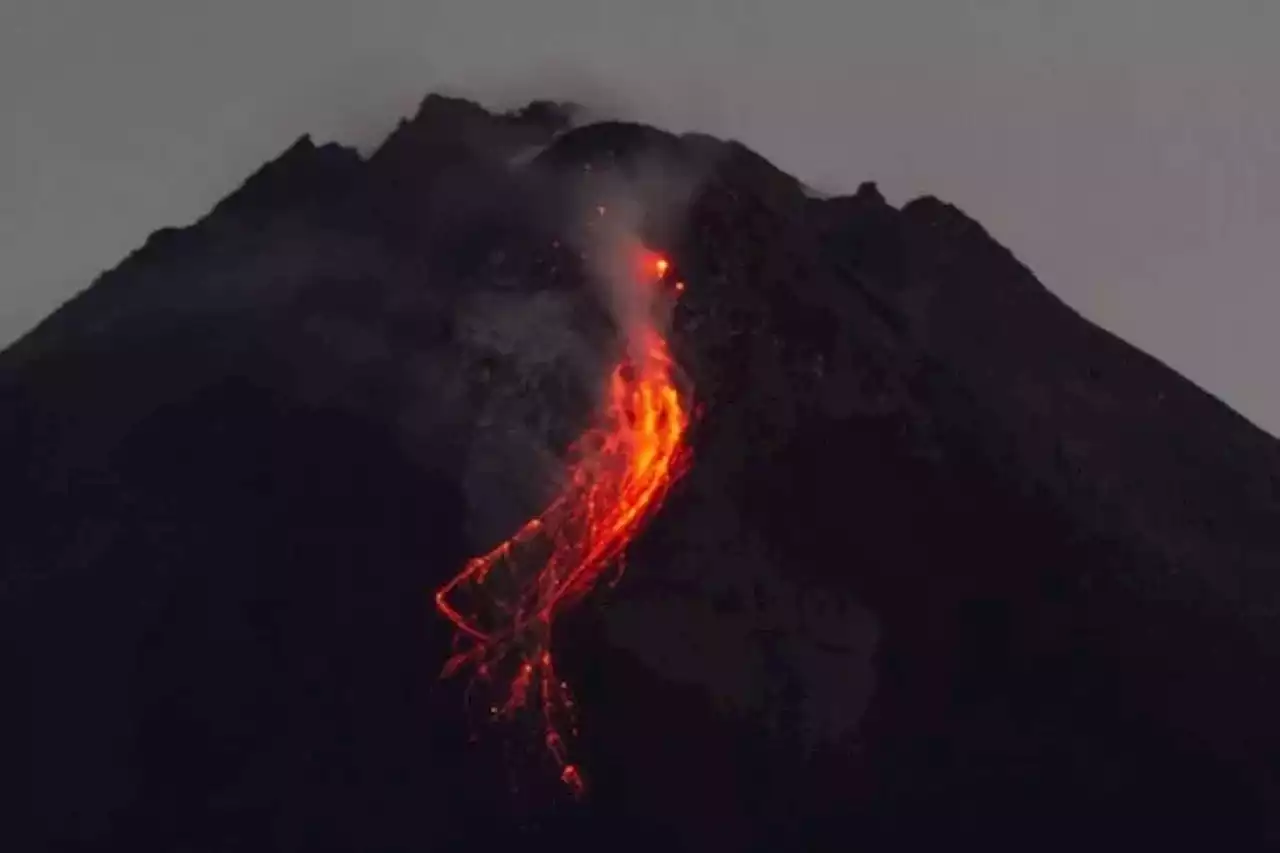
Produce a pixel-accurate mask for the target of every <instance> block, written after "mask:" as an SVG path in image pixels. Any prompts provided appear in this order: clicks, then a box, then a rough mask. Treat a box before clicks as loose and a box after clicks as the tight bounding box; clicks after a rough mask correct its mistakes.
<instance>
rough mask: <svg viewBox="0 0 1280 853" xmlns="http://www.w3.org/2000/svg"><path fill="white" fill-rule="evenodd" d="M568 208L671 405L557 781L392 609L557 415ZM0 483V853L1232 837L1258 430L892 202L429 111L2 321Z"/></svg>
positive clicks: (587, 618) (1215, 841)
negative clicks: (661, 265)
mask: <svg viewBox="0 0 1280 853" xmlns="http://www.w3.org/2000/svg"><path fill="white" fill-rule="evenodd" d="M596 195H598V196H599V198H601V199H604V198H606V197H608V198H609V199H610V200H611V203H612V200H613V199H615V198H622V199H623V200H624V201H626V202H627V203H628V204H629V205H634V208H635V210H636V211H638V219H637V227H638V228H639V231H640V233H641V235H642V236H643V238H644V239H645V240H646V242H648V243H649V244H650V245H654V246H660V247H661V248H662V249H663V250H664V251H665V252H666V253H667V254H668V256H669V257H670V259H671V261H672V264H673V266H674V268H675V269H676V270H678V272H679V274H680V276H681V277H682V278H683V279H684V280H685V281H687V282H688V288H687V291H686V292H685V294H684V295H683V297H682V299H681V301H680V303H679V305H678V307H677V308H676V310H675V314H674V316H673V319H672V324H673V325H672V329H673V331H672V345H673V348H674V350H675V352H676V355H677V357H678V359H679V361H680V363H681V364H682V366H683V367H684V369H685V370H686V371H687V373H688V374H689V376H690V378H691V379H692V382H693V384H694V387H695V388H696V397H697V400H698V402H699V404H700V405H701V407H702V415H701V417H700V419H699V420H698V421H697V423H696V425H695V427H694V430H693V433H692V436H691V442H692V447H693V453H694V465H693V468H692V470H691V472H690V473H689V474H688V476H687V477H686V478H685V479H684V480H683V481H681V482H680V483H679V484H678V486H677V487H676V489H675V490H674V491H673V492H672V494H671V495H670V497H669V499H668V500H667V502H666V504H665V506H664V507H663V508H662V510H661V512H660V513H659V514H658V515H657V517H656V518H655V519H654V520H653V522H652V523H651V524H650V525H649V527H648V528H647V529H646V530H645V532H644V534H643V535H642V537H641V538H640V539H639V541H637V543H636V544H635V547H634V548H633V549H632V551H631V555H630V559H629V561H628V569H627V574H625V575H624V577H623V580H622V582H621V583H620V584H619V585H618V586H617V587H616V588H615V589H613V590H611V591H609V592H608V593H607V594H601V595H598V596H595V597H593V598H592V599H591V600H590V601H589V603H588V605H587V606H585V607H583V608H580V609H579V610H577V611H575V612H574V613H573V615H572V616H570V617H568V619H567V620H566V621H565V622H563V623H562V624H561V626H560V628H559V632H558V634H557V636H556V648H557V651H558V654H559V655H560V657H561V659H562V669H563V671H564V673H565V674H566V676H567V677H568V679H569V680H570V681H571V682H572V683H573V684H574V686H575V689H576V692H577V695H578V699H579V704H580V709H581V727H582V731H581V736H580V739H579V741H578V744H577V747H578V749H579V751H580V755H581V757H582V760H583V763H584V765H585V768H586V770H587V772H588V774H589V775H590V777H591V782H592V788H591V794H590V796H589V797H588V799H587V800H586V801H585V802H583V803H581V804H577V805H573V804H568V803H566V802H563V801H562V800H561V799H560V794H559V791H558V790H556V789H555V788H554V786H553V785H551V784H548V785H547V786H546V787H547V790H542V789H541V786H540V783H539V779H540V778H541V777H540V775H539V773H538V767H537V762H536V757H528V758H525V757H522V754H521V750H522V749H523V748H524V747H523V746H522V745H523V744H524V740H525V739H524V738H523V735H522V733H521V732H519V731H518V730H517V731H505V730H502V729H496V728H495V729H485V730H481V731H478V732H476V734H478V735H479V738H478V739H475V740H473V739H472V738H471V737H470V735H471V734H472V732H473V726H472V723H471V722H470V721H469V718H468V717H467V715H466V712H465V710H464V703H463V688H464V685H463V684H462V683H456V682H453V681H443V682H442V681H440V680H438V678H437V675H438V672H439V668H440V666H441V664H442V663H443V660H444V657H445V655H446V653H447V650H448V644H449V636H450V634H449V630H448V629H449V626H448V625H447V624H446V623H445V622H444V621H443V620H442V619H440V618H439V617H438V616H437V614H436V613H435V612H434V610H433V608H432V602H431V592H432V591H433V590H434V589H435V588H436V587H437V586H438V585H439V584H441V583H442V582H444V581H445V580H446V579H447V578H448V577H450V576H451V575H452V574H453V573H454V572H455V571H456V570H457V569H458V568H459V566H460V565H461V564H462V562H463V561H464V560H465V559H466V558H467V557H468V556H469V555H471V554H473V553H476V552H477V551H479V550H480V549H482V548H484V547H485V546H487V545H489V544H491V543H492V541H493V540H494V538H495V537H498V536H501V535H505V532H506V531H508V530H510V529H511V528H512V527H513V526H514V524H516V523H518V522H519V521H520V520H522V519H523V518H524V517H525V516H527V515H529V514H530V513H531V512H533V511H536V510H537V509H538V507H539V506H540V501H541V500H542V499H543V498H544V497H545V489H546V484H547V482H548V479H547V477H548V471H549V470H550V466H553V465H554V459H555V457H556V454H557V453H558V452H560V451H561V450H562V449H563V448H564V447H565V445H566V444H567V443H568V441H569V440H570V439H571V438H572V436H573V435H574V434H575V432H576V430H577V429H579V428H580V426H581V424H582V422H583V419H584V417H585V416H586V413H587V411H588V409H589V407H590V405H591V392H592V384H591V383H592V382H593V381H595V379H596V378H598V375H597V374H598V371H597V370H596V367H598V366H599V365H600V364H601V363H602V362H601V358H602V357H603V355H604V354H605V353H606V352H607V348H608V347H609V345H610V341H611V340H612V339H613V338H612V334H613V332H612V328H611V323H612V320H611V319H610V315H609V313H608V311H607V310H606V306H603V305H602V303H601V300H600V298H599V297H598V295H597V292H596V291H595V290H594V289H593V288H592V287H591V286H589V284H588V283H587V280H588V276H587V271H586V270H585V269H584V268H583V264H582V261H581V258H580V256H579V254H578V252H577V250H576V249H575V248H574V242H573V238H572V236H571V235H572V233H573V232H575V230H577V229H578V223H579V222H580V221H581V220H582V218H583V217H584V216H588V215H590V212H589V209H590V208H591V207H593V206H594V205H595V203H596ZM0 472H3V476H2V477H0V496H3V506H4V508H5V512H6V522H7V524H6V526H5V533H4V535H3V537H0V678H2V679H3V680H2V682H0V683H3V685H4V696H5V701H4V702H3V703H0V773H2V774H3V775H4V776H5V777H7V781H8V782H10V783H11V784H9V785H7V786H6V787H5V790H7V791H9V795H8V797H7V800H6V806H5V808H4V815H3V820H0V833H2V834H3V835H4V836H5V838H4V841H5V843H4V845H3V847H4V849H6V850H13V851H18V850H130V851H146V850H172V851H233V850H236V851H238V850H335V851H337V850H344V851H345V850H351V851H410V850H427V849H459V850H464V849H465V850H474V849H490V848H491V847H494V846H497V845H498V844H503V843H512V842H517V843H523V842H527V843H530V844H548V845H550V844H557V845H560V846H559V849H564V850H571V849H586V848H587V847H588V846H591V847H592V848H594V849H628V850H629V849H636V850H651V849H680V850H684V849H696V848H701V849H725V850H791V849H796V850H803V849H823V850H825V849H832V850H835V849H840V850H845V849H848V850H909V849H910V850H914V849H926V847H925V845H936V844H939V843H948V844H957V843H958V844H964V843H968V842H975V843H981V844H982V845H984V847H983V849H1010V850H1027V849H1064V850H1078V849H1081V847H1082V846H1084V845H1090V846H1095V847H1107V848H1110V847H1113V846H1114V847H1119V846H1120V845H1121V844H1128V845H1135V846H1139V847H1141V848H1143V849H1148V848H1149V849H1160V848H1161V845H1169V844H1173V843H1176V844H1178V845H1179V846H1180V847H1184V848H1187V849H1207V848H1208V847H1209V846H1210V845H1213V846H1214V847H1215V848H1216V849H1231V850H1242V849H1254V848H1263V847H1266V846H1268V845H1273V846H1274V845H1278V844H1280V818H1278V817H1277V815H1280V725H1277V722H1276V721H1277V720H1280V692H1278V691H1277V672H1278V670H1277V662H1278V661H1280V573H1278V572H1280V443H1277V441H1276V440H1275V439H1273V438H1271V437H1270V436H1268V435H1266V434H1264V433H1262V432H1261V431H1260V430H1258V429H1256V428H1254V427H1253V426H1252V425H1251V424H1249V423H1248V422H1247V421H1245V420H1244V419H1243V418H1242V417H1240V416H1238V415H1237V414H1235V413H1234V412H1233V411H1231V410H1230V409H1229V408H1228V407H1226V406H1225V405H1223V404H1222V403H1221V402H1219V401H1218V400H1216V399H1215V398H1213V397H1212V396H1210V395H1209V394H1206V393H1205V392H1203V391H1201V390H1200V389H1198V388H1196V387H1195V386H1193V385H1192V384H1191V383H1190V382H1188V381H1186V380H1185V379H1183V378H1182V377H1180V376H1178V375H1177V374H1176V373H1174V372H1173V371H1172V370H1170V369H1168V368H1167V367H1165V366H1164V365H1162V364H1160V363H1159V362H1157V361H1156V360H1154V359H1152V358H1151V357H1149V356H1147V355H1145V354H1143V353H1141V352H1139V351H1138V350H1136V349H1134V348H1133V347H1130V346H1129V345H1127V344H1125V343H1124V342H1123V341H1121V340H1119V339H1117V338H1115V337H1114V336H1112V335H1110V334H1108V333H1107V332H1105V331H1103V330H1101V329H1099V328H1098V327H1096V326H1094V325H1092V324H1090V323H1089V322H1087V321H1086V320H1084V319H1083V318H1081V317H1080V316H1079V315H1077V314H1076V313H1075V312H1074V311H1072V310H1071V309H1070V308H1068V307H1067V306H1065V305H1064V304H1062V303H1061V302H1060V301H1059V300H1058V299H1056V298H1055V297H1054V296H1053V295H1051V294H1050V293H1049V292H1048V291H1047V290H1045V289H1044V287H1042V286H1041V285H1040V284H1039V283H1038V282H1037V281H1036V279H1035V277H1034V276H1033V274H1032V273H1031V272H1029V271H1028V270H1027V269H1026V268H1025V267H1024V266H1023V265H1022V264H1021V263H1019V262H1018V260H1017V259H1016V258H1015V257H1014V256H1013V255H1012V254H1010V253H1009V252H1008V251H1007V250H1006V249H1005V248H1003V247H1002V246H1000V245H999V244H998V243H997V242H996V241H995V240H993V239H992V238H991V237H990V236H989V235H988V234H987V233H986V232H985V231H984V230H983V229H982V227H981V226H980V225H978V224H977V223H975V222H974V221H972V220H971V219H969V218H968V217H966V216H965V215H964V214H963V213H962V212H961V211H959V210H957V209H956V208H955V207H953V206H951V205H948V204H946V203H944V202H942V201H939V200H937V199H934V198H921V199H917V200H915V201H912V202H911V203H909V204H907V205H905V206H904V207H902V208H901V209H897V208H894V207H892V206H890V205H889V204H888V203H886V201H885V200H884V198H883V197H881V195H880V194H879V193H878V192H877V190H876V188H875V186H874V185H872V184H864V185H863V186H862V187H861V188H860V189H859V190H858V192H857V193H856V194H854V195H852V196H847V197H838V198H816V197H814V195H813V194H812V193H807V192H806V191H805V190H804V189H803V187H802V186H801V185H800V184H798V183H797V182H796V181H795V180H793V179H792V178H790V177H789V176H787V175H785V174H783V173H782V172H780V171H779V170H777V169H776V168H774V167H773V166H771V165H770V164H769V163H768V162H766V161H765V160H763V159H762V158H760V157H759V156H757V155H755V154H754V153H752V152H751V151H749V150H748V149H746V148H744V147H743V146H741V145H738V144H736V143H732V142H723V141H719V140H716V139H712V138H710V137H704V136H699V135H685V136H675V135H672V134H668V133H664V132H661V131H658V130H655V129H652V128H648V127H643V126H639V125H633V124H626V123H618V122H597V123H584V120H583V118H582V117H581V115H580V114H579V113H576V112H575V111H574V110H573V109H570V108H568V107H564V106H562V105H557V104H550V103H541V104H534V105H531V106H530V107H529V108H527V109H526V110H523V111H521V112H519V113H515V114H509V115H495V114H491V113H489V112H487V111H485V110H484V109H482V108H480V107H478V106H476V105H474V104H471V103H468V102H465V101H460V100H454V99H449V98H443V97H438V96H432V97H429V98H427V99H426V100H425V101H424V102H423V104H422V107H421V109H420V111H419V112H418V114H417V115H416V116H415V117H414V118H413V119H412V120H411V121H407V122H403V123H402V124H401V125H400V127H399V128H398V129H397V130H396V131H395V132H394V133H393V134H392V135H391V137H390V138H389V139H388V140H387V141H386V143H385V144H384V145H383V146H382V148H381V149H380V150H378V151H377V152H376V153H375V154H373V155H372V156H371V157H369V158H368V159H362V158H361V157H360V156H358V155H357V154H356V153H354V152H352V151H349V150H346V149H344V148H341V147H339V146H335V145H324V146H316V145H314V144H313V143H312V142H311V141H310V140H309V139H307V138H303V139H301V140H300V141H299V142H298V143H297V144H295V145H294V146H293V147H291V148H290V149H289V150H288V151H286V152H285V153H284V154H283V155H281V157H280V158H279V159H277V160H275V161H274V162H272V163H270V164H268V165H266V166H264V167H263V168H262V169H261V170H260V171H259V172H258V173H256V174H255V175H253V176H252V177H251V178H250V179H249V180H248V181H247V182H246V183H245V184H244V186H243V187H241V188H240V189H239V190H238V191H237V192H236V193H234V194H233V195H231V196H230V197H229V198H227V199H226V200H225V201H223V202H222V203H220V204H219V205H218V206H217V207H216V208H215V209H214V210H213V211H212V212H211V213H210V214H209V215H208V216H207V217H205V218H204V219H202V220H201V221H199V222H198V223H196V224H195V225H193V226H191V227H189V228H185V229H167V230H163V231H160V232H157V233H156V234H154V235H153V236H152V237H151V238H150V239H149V240H148V241H147V243H146V245H145V246H144V247H142V248H141V249H139V250H138V251H137V252H135V253H134V254H133V255H131V256H130V257H128V258H127V259H126V260H125V261H124V262H123V263H122V264H121V265H120V266H119V267H117V268H116V269H114V270H112V271H110V272H108V273H106V274H104V275H103V276H101V277H100V278H99V279H98V280H97V281H96V282H95V283H94V284H93V286H92V287H90V288H89V289H88V290H86V291H85V292H83V293H82V294H80V295H79V296H78V297H76V298H75V299H73V300H71V301H70V302H69V303H67V304H66V305H65V306H63V307H62V308H61V309H60V310H58V311H57V312H55V313H54V314H53V315H52V316H51V317H49V318H48V319H47V320H46V321H45V322H44V323H43V324H41V325H40V326H39V327H38V328H37V329H35V330H34V331H33V332H32V333H31V334H29V335H28V336H26V337H25V338H24V339H22V340H21V341H19V342H18V343H16V344H15V345H14V346H13V347H11V348H10V349H9V350H8V351H7V352H5V353H4V354H3V356H2V357H0ZM526 765H527V766H526ZM530 768H532V770H530ZM517 771H518V772H517ZM513 781H514V782H517V783H519V785H520V790H519V791H518V792H516V793H514V794H513V793H512V791H511V784H512V782H513ZM659 845H661V846H659ZM548 849H550V848H548Z"/></svg>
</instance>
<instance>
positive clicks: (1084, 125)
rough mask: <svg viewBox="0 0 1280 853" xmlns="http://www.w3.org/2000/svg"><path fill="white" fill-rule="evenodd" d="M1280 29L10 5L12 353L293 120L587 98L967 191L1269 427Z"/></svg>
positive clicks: (2, 307) (1020, 2) (825, 169)
mask: <svg viewBox="0 0 1280 853" xmlns="http://www.w3.org/2000/svg"><path fill="white" fill-rule="evenodd" d="M1277 43H1280V2H1277V0H1214V1H1213V2H1205V0H1071V2H1068V0H969V2H964V0H825V2H818V1H817V0H787V2H781V0H758V1H757V0H738V1H737V2H734V0H714V2H712V1H711V0H703V2H698V0H689V2H675V1H674V0H649V2H636V0H629V2H612V0H537V2H534V0H507V2H491V1H490V0H459V1H456V2H447V3H437V2H432V0H360V2H345V3H340V2H336V0H278V2H271V0H221V2H209V0H201V2H192V0H76V1H75V2H73V0H4V3H3V7H2V8H0V114H3V115H5V116H6V117H7V120H8V122H9V127H7V128H6V130H5V132H4V133H2V134H0V164H2V165H0V199H2V200H3V205H2V208H0V345H3V344H5V343H7V342H8V341H10V340H12V339H13V338H14V337H16V336H17V335H19V334H21V333H22V332H23V331H25V330H26V329H27V328H29V327H30V326H31V325H32V324H33V323H34V322H35V321H37V320H38V319H40V318H41V317H43V316H44V315H46V314H47V313H48V312H49V311H51V310H52V309H53V308H54V307H56V306H57V305H58V304H59V303H60V302H62V301H63V300H65V299H66V298H67V297H68V296H70V295H71V294H73V293H74V292H75V291H77V290H79V289H81V288H83V287H84V286H86V285H87V284H88V283H89V281H90V280H91V279H92V277H93V276H94V275H95V274H96V273H98V272H99V271H101V270H103V269H104V268H107V267H110V266H113V265H114V264H115V263H116V262H118V261H119V260H120V259H121V258H122V257H123V256H124V255H125V254H126V253H127V252H129V251H130V250H132V249H134V248H136V247H137V246H139V245H140V244H141V243H142V241H143V240H144V239H145V238H146V236H147V234H149V233H150V232H151V231H153V230H154V229H156V228H158V227H161V226H165V225H175V224H185V223H188V222H190V221H192V220H193V219H194V218H196V217H198V216H199V215H201V214H203V213H204V212H206V211H207V210H208V208H209V207H210V206H211V205H212V204H213V203H214V202H216V201H217V200H218V199H219V198H221V197H222V196H223V195H224V194H225V193H227V192H228V191H229V190H231V189H233V188H234V187H235V186H236V185H237V184H238V183H239V182H240V181H241V180H242V179H243V178H244V177H246V176H247V175H248V173H249V172H251V171H252V170H253V169H254V168H256V167H257V166H258V165H260V164H261V163H262V162H263V161H264V160H266V159H268V158H270V157H272V156H274V155H275V154H277V153H279V152H280V150H281V149H283V148H284V147H285V146H286V145H288V144H289V143H290V142H291V141H292V140H293V139H294V138H296V137H297V136H299V135H300V134H302V133H304V132H312V133H313V135H314V136H315V137H316V138H317V139H318V140H321V141H323V140H327V139H337V140H340V141H345V142H351V143H356V144H360V145H364V146H368V145H370V144H372V143H374V142H376V141H377V140H378V139H379V138H380V137H381V136H382V135H384V134H385V133H386V132H387V131H388V130H390V128H391V127H392V125H393V124H394V122H395V119H396V117H397V116H399V115H401V114H404V113H408V112H411V111H412V110H413V108H414V106H415V105H416V102H417V101H418V99H419V98H420V97H421V96H422V95H423V94H424V93H425V92H426V91H427V90H430V89H445V90H447V91H454V92H458V91H462V92H464V93H468V94H474V95H478V96H480V97H481V98H482V99H484V100H487V101H489V102H491V103H494V102H496V103H498V104H499V105H505V104H506V103H508V102H512V103H513V102H514V101H515V100H517V99H520V98H524V97H533V96H552V97H572V98H577V99H579V100H584V101H587V102H589V103H596V104H600V103H603V104H604V105H605V106H607V107H611V108H613V109H614V110H616V111H620V112H622V113H625V114H629V115H632V116H635V117H638V118H642V119H646V120H652V121H655V122H657V123H660V124H663V125H666V126H668V127H671V128H672V129H677V130H682V129H695V128H696V129H701V130H707V131H710V132H713V133H716V134H720V135H727V136H731V137H736V138H738V139H741V140H742V141H744V142H746V143H747V144H749V145H750V146H752V147H753V148H755V149H757V150H758V151H760V152H761V153H763V154H765V155H766V156H768V157H769V158H771V159H773V160H774V161H775V162H776V163H778V164H779V165H780V166H782V167H783V168H785V169H787V170H788V171H791V172H792V173H794V174H796V175H797V176H799V177H801V178H802V179H804V180H806V181H807V182H809V183H811V184H813V185H815V186H818V187H820V188H823V189H828V190H851V189H853V188H855V187H856V186H857V184H858V183H859V182H860V181H862V180H868V179H870V180H876V181H878V182H879V183H880V186H881V187H882V189H883V190H884V191H885V194H886V195H887V196H888V197H889V199H890V200H891V201H893V202H895V203H902V202H904V201H906V200H908V199H909V198H911V197H912V196H914V195H918V194H922V193H932V194H934V195H938V196H941V197H943V198H945V199H947V200H948V201H952V202H954V203H956V204H958V205H960V206H961V207H963V208H964V209H965V210H966V211H968V212H969V213H970V214H972V215H973V216H975V217H976V218H977V219H979V220H980V221H982V222H983V223H984V224H985V225H986V226H987V227H988V228H989V229H990V230H991V231H992V232H993V233H994V234H995V236H996V237H997V238H998V239H1000V240H1001V241H1002V242H1004V243H1005V244H1006V245H1008V246H1009V247H1010V248H1011V249H1013V251H1014V252H1015V253H1016V254H1017V255H1018V256H1019V257H1021V258H1022V259H1023V260H1024V261H1025V262H1027V263H1028V264H1029V265H1030V266H1031V267H1032V268H1033V269H1034V270H1035V271H1036V272H1037V274H1038V275H1039V276H1040V278H1041V280H1043V281H1044V282H1045V283H1046V284H1047V285H1048V286H1049V287H1050V288H1052V289H1053V290H1054V291H1055V292H1057V293H1058V294H1059V295H1060V296H1062V297H1063V298H1064V299H1066V301H1068V302H1069V303H1071V304H1072V305H1074V306H1075V307H1076V308H1077V309H1079V310H1080V311H1082V312H1083V313H1084V314H1086V315H1087V316H1089V317H1090V318H1091V319H1093V320H1095V321H1097V322H1099V323H1101V324H1102V325H1104V326H1106V327H1108V328H1110V329H1112V330H1113V331H1116V332H1117V333H1119V334H1120V335H1122V336H1124V337H1126V338H1127V339H1129V340H1130V341H1132V342H1134V343H1136V344H1137V345H1139V346H1141V347H1142V348H1144V349H1146V350H1147V351H1149V352H1151V353H1153V354H1155V355H1156V356H1158V357H1160V358H1161V359H1163V360H1164V361H1166V362H1167V363H1169V364H1170V365H1172V366H1173V367H1175V368H1176V369H1178V370H1179V371H1181V372H1182V373H1184V374H1185V375H1187V376H1189V377H1190V378H1191V379H1193V380H1195V381H1196V382H1198V383H1199V384H1201V385H1202V386H1204V387H1206V388H1208V389H1209V390H1210V391H1212V392H1214V393H1215V394H1217V395H1219V396H1221V397H1223V398H1224V399H1226V400H1227V401H1228V402H1229V403H1231V404H1232V405H1233V406H1234V407H1236V408H1237V409H1239V410H1240V411H1242V412H1243V413H1244V414H1246V415H1247V416H1249V417H1250V418H1251V419H1253V420H1254V421H1255V422H1256V423H1258V424H1260V425H1262V426H1264V427H1265V428H1267V429H1269V430H1270V431H1271V432H1272V433H1276V434H1280V378H1278V377H1277V373H1280V335H1278V334H1275V333H1274V330H1273V328H1272V326H1273V323H1274V321H1275V319H1276V318H1277V317H1280V276H1277V274H1276V272H1275V268H1274V262H1273V260H1272V254H1273V252H1274V251H1275V248H1276V247H1277V246H1280V50H1277V49H1276V48H1275V45H1276V44H1277ZM174 284H175V286H181V282H175V283H174Z"/></svg>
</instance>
